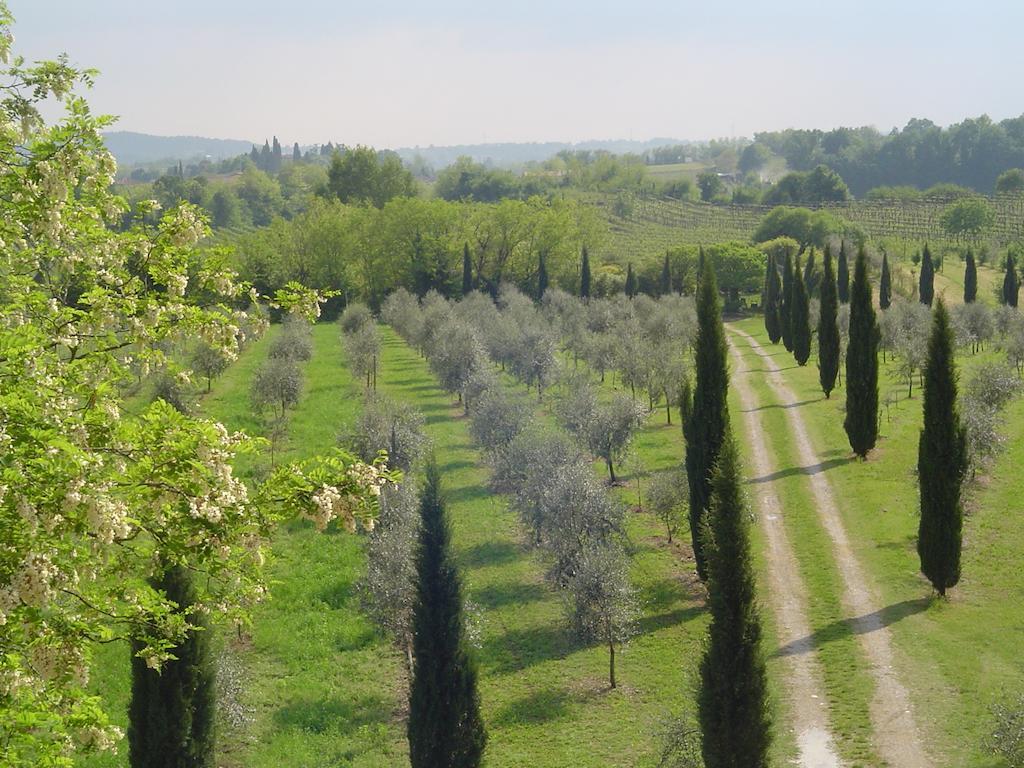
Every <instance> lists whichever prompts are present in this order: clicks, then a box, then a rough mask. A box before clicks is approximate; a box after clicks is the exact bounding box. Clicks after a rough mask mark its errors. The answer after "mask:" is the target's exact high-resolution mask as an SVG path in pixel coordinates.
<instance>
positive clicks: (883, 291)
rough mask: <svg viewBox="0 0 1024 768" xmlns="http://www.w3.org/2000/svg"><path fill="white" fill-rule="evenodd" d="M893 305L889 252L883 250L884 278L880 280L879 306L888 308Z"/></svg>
mask: <svg viewBox="0 0 1024 768" xmlns="http://www.w3.org/2000/svg"><path fill="white" fill-rule="evenodd" d="M891 305H892V273H891V272H890V271H889V254H888V253H886V252H885V251H882V279H881V280H879V282H878V306H880V307H881V308H882V309H888V308H889V307H890V306H891Z"/></svg>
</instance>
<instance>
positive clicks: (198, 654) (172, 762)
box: [128, 566, 216, 768]
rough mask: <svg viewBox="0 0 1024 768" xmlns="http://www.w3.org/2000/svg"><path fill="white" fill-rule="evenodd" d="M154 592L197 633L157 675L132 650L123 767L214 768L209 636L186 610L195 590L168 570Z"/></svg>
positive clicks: (182, 574) (181, 574) (183, 575)
mask: <svg viewBox="0 0 1024 768" xmlns="http://www.w3.org/2000/svg"><path fill="white" fill-rule="evenodd" d="M153 587H154V589H157V590H158V591H160V592H163V593H164V594H165V595H166V596H167V599H168V600H170V601H172V602H174V603H176V604H177V606H178V610H179V611H181V612H182V613H183V614H184V615H186V616H187V618H188V620H189V622H190V623H192V624H194V625H195V626H197V627H200V629H197V630H194V631H191V632H189V633H188V635H187V636H186V638H185V640H184V642H182V643H181V645H179V646H177V647H175V648H174V649H173V650H172V653H173V655H174V656H175V658H174V659H172V660H169V661H166V662H164V664H163V666H162V667H161V668H160V670H159V671H157V670H154V669H150V668H149V666H148V665H147V664H146V662H145V660H144V659H140V658H139V657H138V656H136V655H134V654H135V653H137V652H138V651H139V650H140V647H141V646H140V644H138V643H133V644H132V651H133V655H132V694H131V702H130V704H129V706H128V763H129V765H131V767H132V768H184V766H188V767H189V768H213V765H214V749H213V746H214V713H215V707H216V694H215V688H214V685H215V677H216V674H215V671H214V667H213V660H212V658H211V655H210V631H209V630H208V629H207V628H206V624H205V622H203V620H202V615H201V614H196V613H193V612H192V610H191V609H192V606H193V605H194V604H195V589H194V588H193V586H192V577H191V575H190V574H189V571H188V570H186V569H185V568H183V567H181V566H172V567H170V568H167V569H166V570H165V571H164V572H163V573H162V574H160V575H159V576H158V577H157V578H155V579H154V580H153Z"/></svg>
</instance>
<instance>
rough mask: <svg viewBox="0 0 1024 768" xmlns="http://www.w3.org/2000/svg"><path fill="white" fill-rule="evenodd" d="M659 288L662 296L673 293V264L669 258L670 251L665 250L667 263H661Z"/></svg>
mask: <svg viewBox="0 0 1024 768" xmlns="http://www.w3.org/2000/svg"><path fill="white" fill-rule="evenodd" d="M658 290H659V293H660V294H661V295H662V296H668V295H669V294H670V293H672V264H671V262H670V261H669V259H668V251H666V252H665V263H664V264H662V265H661V282H660V283H659V285H658Z"/></svg>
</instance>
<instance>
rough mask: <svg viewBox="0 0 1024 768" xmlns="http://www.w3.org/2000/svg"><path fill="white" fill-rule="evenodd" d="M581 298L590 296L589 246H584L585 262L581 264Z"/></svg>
mask: <svg viewBox="0 0 1024 768" xmlns="http://www.w3.org/2000/svg"><path fill="white" fill-rule="evenodd" d="M580 298H581V299H589V298H590V255H589V254H588V253H587V246H585V245H584V246H583V263H582V264H580Z"/></svg>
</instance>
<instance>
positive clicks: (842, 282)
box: [836, 240, 850, 304]
mask: <svg viewBox="0 0 1024 768" xmlns="http://www.w3.org/2000/svg"><path fill="white" fill-rule="evenodd" d="M836 293H837V294H838V296H839V303H840V304H849V303H850V260H849V258H847V255H846V241H845V240H842V241H841V242H840V243H839V263H838V264H837V265H836Z"/></svg>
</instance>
